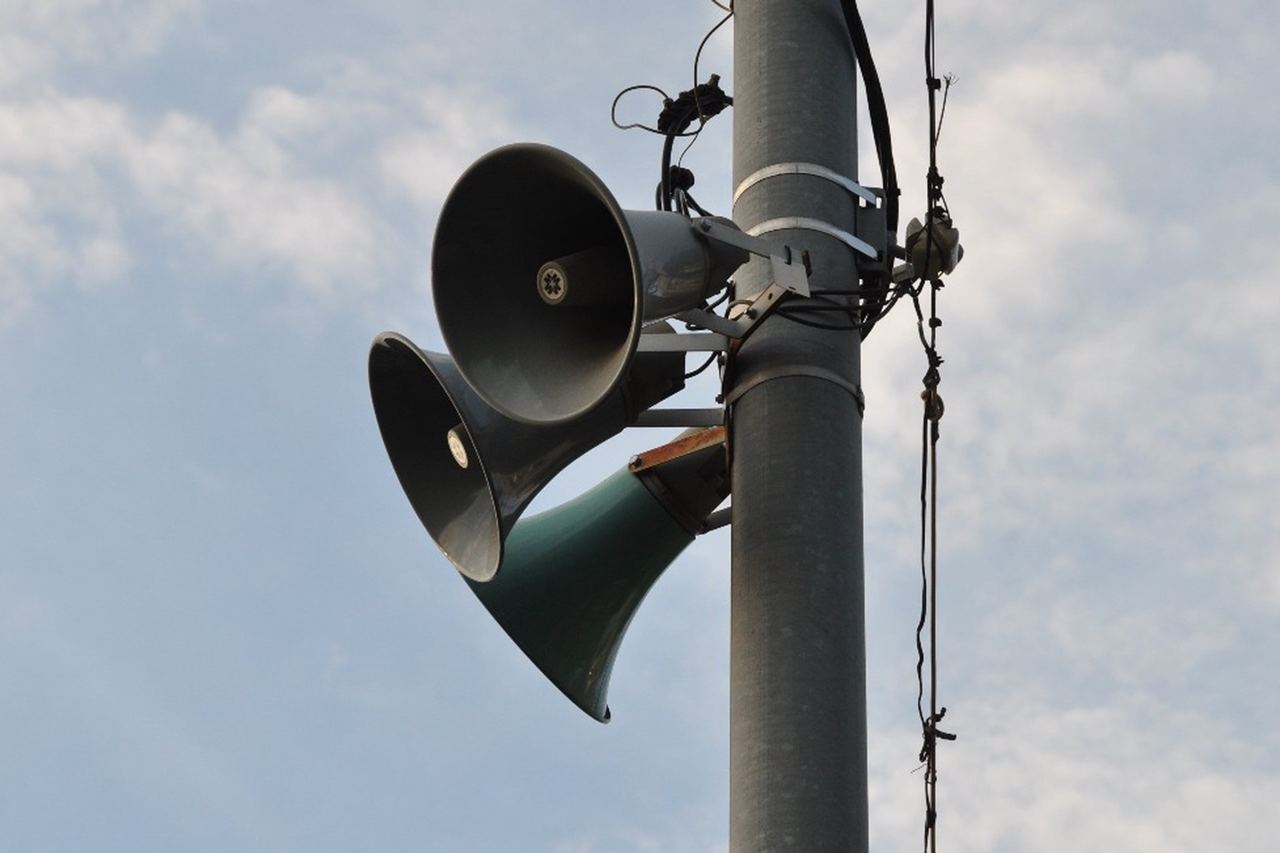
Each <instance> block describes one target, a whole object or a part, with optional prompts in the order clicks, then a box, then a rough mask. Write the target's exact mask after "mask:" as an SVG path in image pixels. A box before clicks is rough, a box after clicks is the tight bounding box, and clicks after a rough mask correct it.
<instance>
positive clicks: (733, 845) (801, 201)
mask: <svg viewBox="0 0 1280 853" xmlns="http://www.w3.org/2000/svg"><path fill="white" fill-rule="evenodd" d="M734 8H735V24H734V78H735V84H734V85H735V91H734V110H733V115H734V151H733V155H734V156H733V160H734V181H735V184H737V183H741V182H742V181H743V179H744V178H746V177H748V176H749V175H751V174H753V173H755V172H756V171H757V170H759V169H761V168H763V167H765V166H771V165H774V164H779V163H793V162H804V163H816V164H818V165H820V166H825V167H826V168H828V169H831V170H833V171H835V172H837V173H839V174H840V175H844V176H847V177H850V178H855V179H856V177H857V171H856V167H857V154H856V139H855V132H856V122H855V110H854V104H855V91H856V89H855V78H854V61H853V52H852V48H851V46H850V41H849V36H848V30H847V28H846V25H845V22H844V18H843V16H842V14H841V8H840V4H839V2H838V0H737V2H736V3H735V4H734ZM791 216H798V217H808V218H813V219H818V220H822V221H824V222H826V223H829V224H831V225H834V226H836V227H837V228H839V229H842V230H845V231H849V232H852V231H854V198H853V196H852V195H851V194H850V193H849V192H848V190H847V189H844V188H842V187H841V186H840V185H839V184H838V183H835V182H832V181H829V180H824V179H823V178H821V177H817V176H814V175H805V174H788V175H784V176H779V177H773V178H770V179H769V180H765V181H761V182H759V183H757V184H755V185H754V186H752V187H751V188H750V189H748V190H746V191H745V192H744V193H743V194H742V196H741V198H740V199H739V200H738V203H737V205H736V206H735V208H734V219H735V221H737V222H738V224H739V225H741V226H742V227H743V228H744V229H745V228H749V227H751V226H752V225H755V224H757V223H760V222H763V221H765V220H768V219H773V218H777V217H791ZM769 236H770V237H771V238H777V239H778V240H780V241H786V242H788V243H790V244H791V245H793V246H802V247H805V248H807V249H809V251H810V254H811V257H812V261H813V274H812V276H811V284H812V286H813V287H814V288H817V289H848V288H849V287H851V286H853V284H854V277H855V266H854V264H855V261H854V255H853V252H852V251H851V250H850V248H849V247H848V246H846V245H845V244H843V243H841V242H839V241H838V240H836V239H834V238H833V237H830V236H827V235H825V234H822V233H819V232H816V231H812V230H790V231H783V232H778V233H776V234H771V235H769ZM767 276H768V269H767V266H766V265H764V264H762V263H759V262H755V263H753V265H752V266H750V267H748V268H745V269H744V270H743V271H742V272H741V273H740V274H739V276H738V278H737V286H738V294H737V295H738V298H745V297H749V296H751V295H752V294H753V293H755V292H758V291H760V290H761V289H763V287H764V286H765V285H766V284H767V283H768V278H767ZM809 316H810V317H811V318H813V319H817V320H819V321H820V322H826V323H837V324H838V323H840V322H842V321H844V318H843V316H842V315H840V314H838V313H825V314H811V315H809ZM837 318H839V319H837ZM791 368H801V369H803V370H804V371H805V372H806V374H807V375H788V373H789V371H790V369H791ZM824 371H826V372H829V373H830V374H831V376H832V377H833V378H834V380H835V381H828V380H827V379H823V378H819V377H820V375H821V374H822V373H823V372H824ZM815 373H817V374H819V375H818V376H815V375H814V374H815ZM859 378H860V369H859V336H858V334H857V333H856V332H848V331H845V332H832V331H823V330H818V329H813V328H809V327H806V326H802V325H799V324H797V323H794V322H791V321H789V320H788V319H787V318H786V317H785V316H779V315H777V314H775V315H774V316H771V317H770V318H768V319H767V320H766V321H765V322H764V324H763V325H762V327H761V328H760V329H759V330H758V331H757V332H755V334H753V335H752V337H751V338H749V339H748V341H747V343H746V344H745V345H744V346H743V347H742V349H741V351H740V352H739V353H738V354H737V356H736V357H735V359H734V368H733V373H732V376H731V377H730V382H729V384H730V387H731V388H736V389H742V388H749V390H747V391H746V392H745V393H742V395H741V396H740V397H739V398H738V399H737V400H736V402H735V403H734V405H733V408H732V416H731V428H732V452H733V495H734V503H733V575H732V616H731V621H732V627H731V633H732V646H731V661H732V663H731V676H730V678H731V683H730V734H729V739H730V807H729V812H730V816H729V822H730V829H729V846H730V849H731V850H732V851H734V853H740V852H741V851H764V850H803V851H822V850H839V851H865V850H866V849H867V790H866V764H867V762H866V661H865V658H866V652H865V638H864V632H865V629H864V618H863V576H862V461H861V452H862V450H861V446H862V429H861V427H862V423H861V416H860V414H859V411H858V404H857V400H856V398H855V396H854V394H853V393H851V391H850V390H849V389H850V388H852V387H856V386H857V385H858V383H859ZM753 383H757V384H753Z"/></svg>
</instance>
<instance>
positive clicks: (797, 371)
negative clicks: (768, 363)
mask: <svg viewBox="0 0 1280 853" xmlns="http://www.w3.org/2000/svg"><path fill="white" fill-rule="evenodd" d="M787 376H809V377H812V378H814V379H822V380H824V381H826V382H830V383H831V384H833V385H838V386H840V387H841V388H843V389H844V390H846V391H848V392H849V393H850V394H851V395H853V399H854V402H855V403H857V404H858V414H859V415H862V414H864V413H865V412H866V408H867V398H866V397H865V396H864V395H863V393H862V388H861V387H860V386H858V385H855V384H854V383H852V382H850V381H849V380H848V379H845V378H844V377H843V376H841V375H839V374H838V373H836V372H834V371H831V370H827V369H826V368H823V367H810V366H808V365H794V364H793V365H783V366H781V367H771V368H768V369H767V370H761V371H760V372H759V373H756V374H755V375H754V376H752V377H751V379H750V380H749V381H747V382H745V383H743V384H741V385H735V386H734V387H733V388H732V389H731V390H730V391H729V392H728V393H727V394H725V395H724V405H725V407H726V408H728V407H729V406H732V405H733V404H734V403H735V402H736V401H737V400H739V399H740V398H741V397H742V395H743V394H745V393H747V392H748V391H750V390H751V389H752V388H755V387H756V386H758V385H763V384H764V383H766V382H768V381H770V380H773V379H782V378H784V377H787Z"/></svg>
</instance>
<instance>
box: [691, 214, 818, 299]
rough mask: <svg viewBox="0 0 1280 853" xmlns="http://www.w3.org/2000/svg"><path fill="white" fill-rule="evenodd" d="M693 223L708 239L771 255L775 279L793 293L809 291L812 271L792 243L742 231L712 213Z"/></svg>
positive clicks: (803, 294) (771, 266) (757, 253)
mask: <svg viewBox="0 0 1280 853" xmlns="http://www.w3.org/2000/svg"><path fill="white" fill-rule="evenodd" d="M693 227H694V230H695V231H697V232H698V233H699V234H701V235H702V236H703V237H705V238H707V239H708V240H715V241H716V242H717V243H724V244H725V245H727V246H734V247H735V248H738V249H742V250H743V251H744V252H750V253H751V254H753V255H759V256H760V257H762V258H768V259H769V266H770V268H771V273H772V275H773V281H774V283H776V284H778V285H780V286H781V287H782V288H783V289H784V290H789V291H791V292H792V293H798V294H800V295H801V296H808V295H809V273H808V271H807V270H805V268H804V262H803V261H802V260H801V258H800V256H799V253H798V252H793V251H792V250H791V247H790V246H778V245H777V244H775V243H771V242H769V241H768V240H760V239H758V238H757V237H756V233H755V232H752V231H739V230H738V229H737V228H733V227H730V226H728V225H725V224H724V223H723V222H717V221H716V220H715V219H713V218H712V217H709V216H704V217H701V218H699V219H694V220H693ZM779 250H781V252H779Z"/></svg>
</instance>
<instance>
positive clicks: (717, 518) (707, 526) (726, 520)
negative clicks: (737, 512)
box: [698, 506, 733, 534]
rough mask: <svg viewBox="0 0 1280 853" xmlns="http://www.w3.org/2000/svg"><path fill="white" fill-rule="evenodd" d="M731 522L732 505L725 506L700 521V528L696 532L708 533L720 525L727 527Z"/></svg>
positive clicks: (717, 528)
mask: <svg viewBox="0 0 1280 853" xmlns="http://www.w3.org/2000/svg"><path fill="white" fill-rule="evenodd" d="M732 523H733V507H732V506H727V507H725V508H724V509H718V510H716V511H715V512H713V513H711V515H708V516H707V520H706V521H704V522H703V523H702V529H701V530H700V531H698V532H699V534H702V533H710V532H711V531H713V530H719V529H720V528H721V527H728V526H729V525H730V524H732Z"/></svg>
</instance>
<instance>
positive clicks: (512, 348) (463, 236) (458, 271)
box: [432, 143, 644, 424]
mask: <svg viewBox="0 0 1280 853" xmlns="http://www.w3.org/2000/svg"><path fill="white" fill-rule="evenodd" d="M550 262H556V263H558V264H560V267H559V274H560V275H565V274H566V273H567V275H568V278H569V279H570V282H569V289H568V294H569V295H568V296H565V297H563V298H561V295H560V292H559V291H557V290H556V289H555V287H552V288H551V290H550V291H548V290H546V289H540V286H539V283H540V282H541V279H542V275H541V274H543V273H545V272H546V269H545V268H547V266H548V264H549V263H550ZM640 270H641V263H640V259H639V254H638V249H637V247H636V244H635V239H634V237H633V235H632V234H631V230H630V228H629V227H628V224H627V221H626V218H625V216H624V214H623V211H622V208H621V207H620V206H619V204H618V202H617V200H616V199H615V198H614V197H613V195H612V193H610V192H609V190H608V189H607V188H606V187H605V185H604V183H603V182H602V181H601V180H600V178H598V177H597V176H596V175H595V173H593V172H592V171H591V170H590V169H588V168H587V167H586V166H585V165H583V164H582V163H581V162H579V161H578V160H577V159H575V158H574V157H571V156H570V155H568V154H566V153H564V152H562V151H559V150H557V149H555V148H552V147H550V146H546V145H537V144H531V143H522V144H517V145H508V146H505V147H503V148H499V149H497V150H495V151H492V152H490V153H489V154H487V155H485V156H484V157H482V158H480V160H478V161H477V162H476V163H475V164H473V165H472V166H471V167H470V168H469V169H468V170H467V171H466V172H465V173H464V174H463V175H462V177H461V178H459V179H458V182H457V183H456V184H455V185H454V188H453V190H452V191H451V192H450V193H449V197H448V199H447V200H446V201H445V204H444V207H443V208H442V210H441V214H440V221H439V223H438V225H437V228H436V235H435V243H434V247H433V250H432V276H433V279H434V282H435V286H434V287H433V292H434V298H435V305H436V316H437V319H438V320H439V323H440V331H441V333H442V334H443V336H444V339H445V343H446V344H447V346H448V349H449V352H450V353H451V354H452V355H453V357H454V359H455V360H456V362H457V364H458V368H459V369H460V370H461V371H462V374H463V375H464V376H465V377H466V379H467V382H468V383H469V384H470V385H471V387H472V388H474V389H475V390H476V392H477V393H478V394H480V396H481V397H482V398H483V399H484V401H485V402H486V403H488V404H489V405H490V406H492V407H493V408H494V409H496V410H497V411H499V412H501V413H502V414H503V415H505V416H507V417H508V418H511V419H513V420H516V421H520V422H523V423H526V424H549V423H563V422H565V421H568V420H572V419H574V418H577V417H580V416H582V415H584V414H586V413H587V412H588V411H590V410H591V409H593V408H595V407H596V406H597V405H598V404H599V403H601V402H602V401H603V400H604V399H605V398H606V396H607V395H608V394H609V392H610V391H612V390H613V389H614V388H615V387H616V386H617V385H618V383H619V381H621V379H622V377H623V376H624V375H625V374H626V372H627V370H628V368H629V367H630V364H631V360H632V357H633V355H634V351H635V339H636V336H637V335H638V334H639V331H640V326H641V323H642V322H643V313H644V310H643V295H642V288H643V284H642V281H641V274H640ZM553 284H554V282H553Z"/></svg>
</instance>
